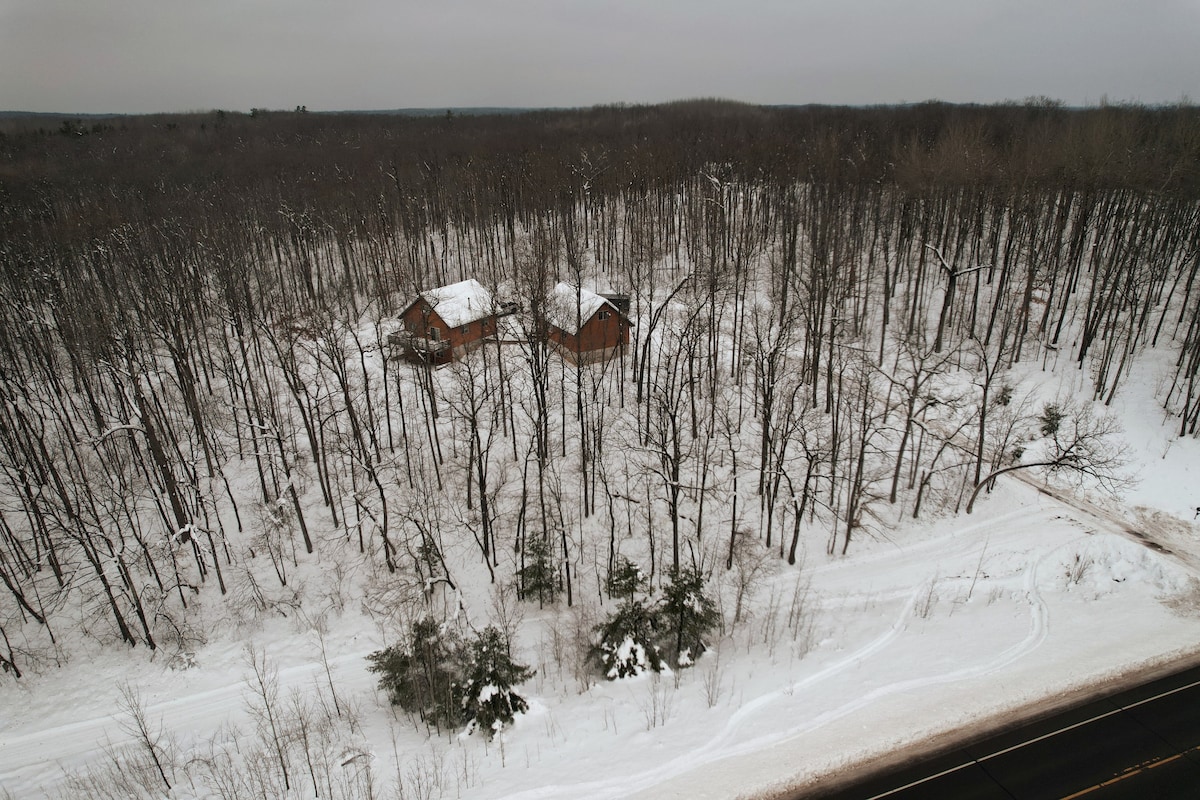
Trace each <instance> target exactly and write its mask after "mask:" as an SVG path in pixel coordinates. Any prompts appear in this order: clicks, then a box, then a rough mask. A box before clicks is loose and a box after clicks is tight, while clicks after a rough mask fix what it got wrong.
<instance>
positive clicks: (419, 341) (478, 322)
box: [389, 278, 497, 364]
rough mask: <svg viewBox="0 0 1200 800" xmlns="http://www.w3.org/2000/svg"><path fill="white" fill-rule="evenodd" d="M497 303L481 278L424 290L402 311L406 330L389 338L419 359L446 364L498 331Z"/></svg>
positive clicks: (407, 353) (406, 352)
mask: <svg viewBox="0 0 1200 800" xmlns="http://www.w3.org/2000/svg"><path fill="white" fill-rule="evenodd" d="M496 316H497V305H496V302H495V299H494V298H493V297H492V293H491V292H490V291H488V290H487V289H485V288H484V287H483V285H482V284H481V283H479V281H477V280H475V279H474V278H468V279H467V280H465V281H459V282H458V283H452V284H450V285H449V286H441V287H439V288H437V289H429V290H428V291H424V292H421V294H420V295H418V296H417V299H416V300H413V301H412V302H411V303H409V304H408V306H406V307H405V309H404V310H403V311H401V312H400V321H401V322H402V323H403V325H404V329H403V331H399V332H397V333H394V334H392V335H391V337H390V338H389V341H390V342H391V343H392V344H393V345H399V346H400V347H401V349H402V350H403V352H404V354H405V355H406V356H407V357H409V358H413V359H415V360H418V361H428V362H430V363H433V364H445V363H447V362H449V361H451V360H453V359H455V358H457V357H458V356H459V355H461V354H463V353H465V352H468V351H470V350H472V349H474V348H476V347H479V346H480V345H481V344H483V342H484V341H486V340H487V339H488V338H490V337H493V336H495V334H496Z"/></svg>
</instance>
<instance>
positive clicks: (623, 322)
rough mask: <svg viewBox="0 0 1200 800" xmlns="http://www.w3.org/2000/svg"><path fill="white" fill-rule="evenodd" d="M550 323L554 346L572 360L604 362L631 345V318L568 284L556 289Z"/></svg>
mask: <svg viewBox="0 0 1200 800" xmlns="http://www.w3.org/2000/svg"><path fill="white" fill-rule="evenodd" d="M546 322H547V337H548V338H549V340H550V343H551V344H552V345H553V346H554V347H555V349H557V350H558V351H559V352H560V353H561V354H562V355H563V357H565V358H567V359H568V360H570V361H575V362H591V361H603V360H605V359H608V358H612V357H614V356H620V355H622V354H624V352H625V348H626V346H627V345H628V344H629V327H630V325H631V323H630V321H629V317H627V316H626V315H625V314H624V313H622V312H621V311H620V310H619V309H618V308H617V307H616V306H615V305H613V303H612V302H611V301H609V300H608V299H606V298H604V297H601V296H600V295H598V294H596V293H595V292H591V291H588V290H587V289H583V288H577V287H574V286H571V285H569V284H566V283H560V284H558V285H557V286H555V287H554V291H553V292H552V293H551V295H550V302H549V304H548V305H547V309H546Z"/></svg>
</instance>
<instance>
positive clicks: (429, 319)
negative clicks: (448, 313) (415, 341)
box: [400, 303, 496, 350]
mask: <svg viewBox="0 0 1200 800" xmlns="http://www.w3.org/2000/svg"><path fill="white" fill-rule="evenodd" d="M426 309H428V310H426ZM400 318H401V319H402V320H404V327H405V329H406V330H408V331H409V332H410V333H412V334H413V335H415V336H423V337H425V338H427V339H431V338H433V337H431V336H430V335H429V330H430V329H431V328H436V329H437V331H438V338H439V340H440V341H443V342H449V345H450V349H451V350H454V349H456V348H459V347H462V346H463V345H467V344H470V343H471V342H474V341H477V340H479V339H482V338H484V337H485V336H491V335H492V334H493V333H495V332H496V318H495V316H492V315H489V316H486V317H483V318H482V319H477V320H475V321H474V322H471V323H469V324H467V325H464V326H462V327H459V328H451V327H450V326H449V325H447V324H446V322H445V320H443V319H442V318H441V317H440V316H438V313H437V310H436V309H432V308H428V306H425V305H424V304H423V303H413V304H412V305H411V306H409V307H408V309H407V310H406V311H405V312H404V313H403V314H401V315H400ZM463 328H466V329H467V331H466V333H463Z"/></svg>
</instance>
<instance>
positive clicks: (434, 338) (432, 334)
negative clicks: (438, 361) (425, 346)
mask: <svg viewBox="0 0 1200 800" xmlns="http://www.w3.org/2000/svg"><path fill="white" fill-rule="evenodd" d="M441 340H442V331H441V329H440V328H430V329H429V341H431V342H440V341H441Z"/></svg>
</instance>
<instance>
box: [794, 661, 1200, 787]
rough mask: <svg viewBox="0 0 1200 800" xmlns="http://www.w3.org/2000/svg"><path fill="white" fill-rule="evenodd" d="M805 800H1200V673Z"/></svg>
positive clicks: (1185, 673) (1024, 726)
mask: <svg viewBox="0 0 1200 800" xmlns="http://www.w3.org/2000/svg"><path fill="white" fill-rule="evenodd" d="M799 798H827V799H828V800H867V799H868V798H872V799H874V798H878V799H879V800H883V798H887V800H915V799H916V798H921V800H939V799H941V798H945V800H992V798H996V800H1041V799H1042V798H1047V800H1065V799H1066V798H1072V799H1074V798H1080V800H1113V799H1114V798H1139V799H1142V798H1145V799H1147V800H1174V798H1180V800H1196V799H1197V798H1200V667H1193V668H1190V669H1186V670H1183V671H1181V672H1176V673H1173V674H1171V675H1168V676H1166V677H1163V678H1159V679H1157V680H1154V681H1151V682H1149V683H1146V684H1143V685H1141V686H1138V687H1136V688H1133V689H1128V690H1125V691H1121V692H1119V693H1117V694H1114V695H1112V696H1109V697H1105V698H1102V699H1099V700H1092V701H1090V702H1086V703H1083V704H1081V705H1078V706H1074V707H1071V708H1069V709H1067V710H1065V711H1061V712H1058V713H1055V714H1054V715H1052V716H1047V717H1045V718H1043V719H1039V720H1037V721H1034V722H1028V723H1024V724H1021V725H1019V726H1017V727H1013V728H1009V729H1006V730H1003V731H1001V732H999V733H995V734H993V735H990V736H988V737H987V738H983V739H979V740H977V741H973V742H970V743H968V744H966V745H960V746H958V747H955V748H954V749H951V750H947V751H943V752H941V753H938V754H936V755H934V756H932V757H929V758H927V759H925V760H922V761H920V762H917V763H912V764H905V765H903V766H901V767H899V768H898V769H894V770H891V771H888V772H886V773H880V774H875V775H870V776H868V777H865V778H862V779H859V780H857V781H856V782H854V783H844V784H842V785H841V786H839V787H829V788H825V789H820V788H818V789H816V790H813V791H811V792H808V793H805V794H802V795H798V797H797V800H799Z"/></svg>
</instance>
